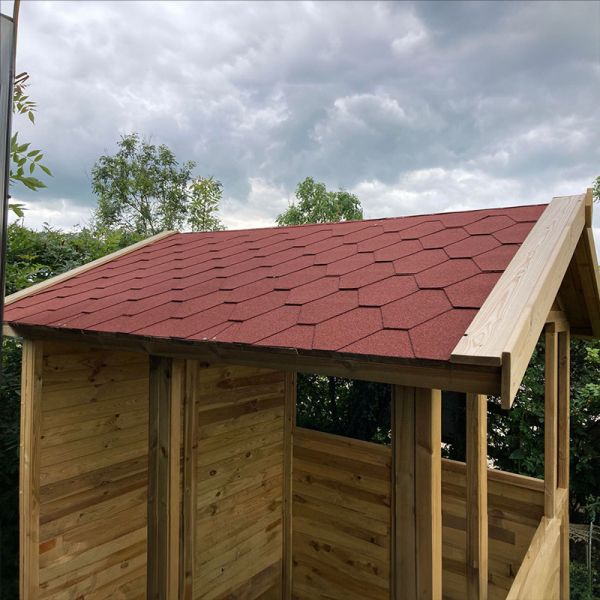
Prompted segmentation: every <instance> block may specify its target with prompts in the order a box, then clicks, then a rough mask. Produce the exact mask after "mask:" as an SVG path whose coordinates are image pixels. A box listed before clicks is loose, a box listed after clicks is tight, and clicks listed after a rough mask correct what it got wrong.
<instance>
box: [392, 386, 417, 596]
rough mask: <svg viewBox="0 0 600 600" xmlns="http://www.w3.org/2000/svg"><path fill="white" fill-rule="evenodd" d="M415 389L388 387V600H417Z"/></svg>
mask: <svg viewBox="0 0 600 600" xmlns="http://www.w3.org/2000/svg"><path fill="white" fill-rule="evenodd" d="M415 526H416V520H415V388H412V387H404V386H400V385H396V386H394V387H393V388H392V552H391V573H392V582H391V585H392V590H393V592H392V598H393V599H394V600H415V598H416V597H417V570H416V562H415V561H416V549H417V546H416V531H415Z"/></svg>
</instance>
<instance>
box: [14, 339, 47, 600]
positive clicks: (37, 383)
mask: <svg viewBox="0 0 600 600" xmlns="http://www.w3.org/2000/svg"><path fill="white" fill-rule="evenodd" d="M43 360H44V356H43V346H42V342H40V341H34V340H23V366H22V370H21V439H20V471H19V521H20V523H19V531H20V579H19V585H20V597H21V598H22V599H23V600H36V599H37V598H38V593H39V576H40V574H39V534H40V432H41V419H42V406H41V405H42V370H43Z"/></svg>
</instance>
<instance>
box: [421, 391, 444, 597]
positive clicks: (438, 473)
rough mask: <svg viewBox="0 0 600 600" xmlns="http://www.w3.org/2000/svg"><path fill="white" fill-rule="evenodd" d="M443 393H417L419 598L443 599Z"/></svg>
mask: <svg viewBox="0 0 600 600" xmlns="http://www.w3.org/2000/svg"><path fill="white" fill-rule="evenodd" d="M441 454H442V394H441V392H440V390H428V389H423V388H417V390H416V392H415V513H416V529H415V531H416V550H417V555H416V565H417V598H418V599H419V600H441V598H442V467H441Z"/></svg>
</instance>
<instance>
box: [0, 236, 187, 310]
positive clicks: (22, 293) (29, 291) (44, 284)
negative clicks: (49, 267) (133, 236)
mask: <svg viewBox="0 0 600 600" xmlns="http://www.w3.org/2000/svg"><path fill="white" fill-rule="evenodd" d="M176 233H177V232H176V231H163V232H161V233H157V234H156V235H153V236H151V237H149V238H146V239H145V240H141V241H139V242H136V243H135V244H131V245H130V246H127V247H126V248H121V249H120V250H116V251H115V252H111V253H110V254H107V255H106V256H101V257H100V258H97V259H96V260H93V261H91V262H89V263H86V264H84V265H81V266H79V267H75V268H74V269H71V270H69V271H65V272H64V273H60V274H58V275H55V276H54V277H50V278H49V279H46V280H45V281H40V282H39V283H34V284H33V285H30V286H29V287H26V288H24V289H22V290H19V291H18V292H15V293H14V294H11V295H10V296H7V297H6V298H5V299H4V305H5V306H8V305H9V304H12V303H14V302H17V301H18V300H21V299H22V298H26V297H28V296H33V295H34V294H37V293H38V292H42V291H43V290H45V289H46V288H48V287H50V286H52V285H54V284H56V283H60V282H61V281H66V280H67V279H71V277H75V276H76V275H81V273H85V272H86V271H90V270H91V269H94V268H95V267H99V266H101V265H103V264H105V263H108V262H110V261H112V260H115V259H116V258H121V257H122V256H125V255H126V254H130V253H131V252H134V251H135V250H139V249H140V248H143V247H144V246H148V245H149V244H153V243H154V242H158V241H159V240H162V239H164V238H166V237H169V236H172V235H174V234H176Z"/></svg>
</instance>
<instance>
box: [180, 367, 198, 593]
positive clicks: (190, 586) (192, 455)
mask: <svg viewBox="0 0 600 600" xmlns="http://www.w3.org/2000/svg"><path fill="white" fill-rule="evenodd" d="M198 378H199V365H198V362H197V361H195V360H188V361H186V369H185V390H184V394H183V401H184V427H183V431H184V440H183V448H184V450H183V460H184V463H183V507H182V510H183V515H182V522H181V575H180V576H181V583H180V586H181V587H180V590H181V597H182V599H183V600H192V598H193V597H194V548H195V543H196V533H195V532H196V482H197V472H198V466H197V465H198V407H197V405H196V399H197V393H198V391H197V390H198V384H199V381H198Z"/></svg>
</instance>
